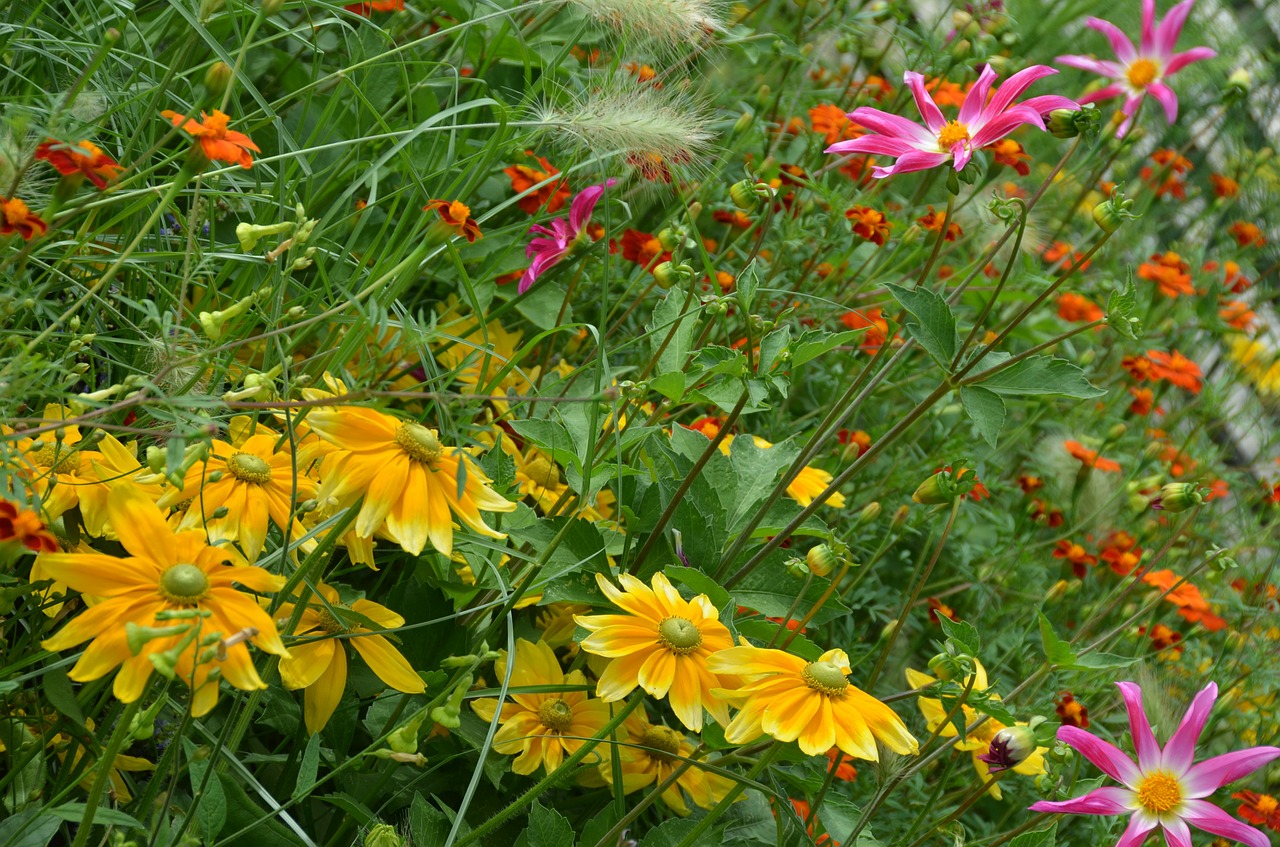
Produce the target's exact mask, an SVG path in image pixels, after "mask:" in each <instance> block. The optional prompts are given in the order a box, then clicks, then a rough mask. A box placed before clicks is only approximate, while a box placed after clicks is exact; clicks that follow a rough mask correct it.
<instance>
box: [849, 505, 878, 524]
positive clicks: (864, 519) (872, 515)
mask: <svg viewBox="0 0 1280 847" xmlns="http://www.w3.org/2000/svg"><path fill="white" fill-rule="evenodd" d="M878 517H880V504H879V503H878V502H876V501H875V500H872V501H871V502H870V503H868V504H867V505H865V506H863V507H862V511H861V512H859V513H858V520H857V521H855V522H854V526H865V525H866V524H869V523H872V522H874V521H875V520H876V518H878Z"/></svg>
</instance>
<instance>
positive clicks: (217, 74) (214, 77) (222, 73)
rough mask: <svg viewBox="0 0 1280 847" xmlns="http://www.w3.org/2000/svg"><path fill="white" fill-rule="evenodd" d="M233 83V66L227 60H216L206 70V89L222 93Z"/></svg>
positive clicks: (210, 91)
mask: <svg viewBox="0 0 1280 847" xmlns="http://www.w3.org/2000/svg"><path fill="white" fill-rule="evenodd" d="M230 83H231V66H230V65H228V64H227V63H226V62H214V63H213V64H212V65H210V66H209V69H208V70H207V71H205V72H204V87H205V90H206V91H208V92H209V93H210V94H213V95H221V94H222V93H223V92H224V91H226V90H227V86H228V85H229V84H230Z"/></svg>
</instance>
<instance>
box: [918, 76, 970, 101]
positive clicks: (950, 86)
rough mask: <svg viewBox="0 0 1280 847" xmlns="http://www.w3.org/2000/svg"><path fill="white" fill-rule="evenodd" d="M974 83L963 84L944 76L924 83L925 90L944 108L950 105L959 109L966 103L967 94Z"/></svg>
mask: <svg viewBox="0 0 1280 847" xmlns="http://www.w3.org/2000/svg"><path fill="white" fill-rule="evenodd" d="M972 86H973V83H969V84H968V85H965V86H961V85H959V84H957V83H954V82H948V81H947V80H945V79H943V78H942V77H934V78H933V79H930V80H929V81H927V82H926V83H925V84H924V89H925V91H928V92H929V93H930V94H932V95H933V100H934V102H935V103H937V104H938V105H939V106H941V107H942V108H944V109H945V108H947V107H948V106H949V107H951V108H953V109H959V108H960V107H961V106H963V105H964V98H965V95H967V94H968V93H969V89H970V88H971V87H972Z"/></svg>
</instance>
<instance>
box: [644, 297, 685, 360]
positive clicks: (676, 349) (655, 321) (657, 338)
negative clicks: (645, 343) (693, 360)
mask: <svg viewBox="0 0 1280 847" xmlns="http://www.w3.org/2000/svg"><path fill="white" fill-rule="evenodd" d="M686 305H687V306H688V309H687V310H686V308H685V307H686ZM697 316H698V310H697V308H696V301H694V299H693V295H692V294H689V293H686V292H684V291H675V290H673V291H671V292H669V293H668V294H667V296H666V297H664V298H662V299H661V300H659V301H658V304H657V305H656V306H655V307H654V309H653V318H652V320H650V321H649V323H647V324H645V329H646V330H648V332H649V345H650V349H651V350H652V351H653V354H654V355H656V356H657V357H658V366H657V367H656V368H654V372H655V373H656V374H658V375H659V376H661V375H662V374H666V373H670V372H671V371H682V370H684V362H685V359H686V358H688V356H689V347H690V346H691V345H692V343H693V333H694V330H696V329H697V323H698V321H697ZM673 329H674V331H673ZM668 337H669V338H670V340H668ZM664 344H665V345H666V346H665V347H664V346H663V345H664ZM659 350H661V351H662V353H661V355H659V354H658V351H659Z"/></svg>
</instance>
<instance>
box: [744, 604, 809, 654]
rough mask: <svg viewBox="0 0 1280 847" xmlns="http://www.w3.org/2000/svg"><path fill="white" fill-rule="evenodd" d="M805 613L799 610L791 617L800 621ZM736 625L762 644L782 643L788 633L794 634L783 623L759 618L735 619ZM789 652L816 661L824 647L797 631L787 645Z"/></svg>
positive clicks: (747, 635)
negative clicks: (783, 627)
mask: <svg viewBox="0 0 1280 847" xmlns="http://www.w3.org/2000/svg"><path fill="white" fill-rule="evenodd" d="M804 614H805V613H804V612H802V611H798V612H797V614H795V615H793V616H792V618H791V619H792V620H793V621H798V620H799V619H800V618H801V617H804ZM734 626H735V627H737V629H738V632H740V633H742V634H743V635H745V636H746V637H747V638H754V639H755V640H756V641H759V642H760V643H762V644H768V643H769V642H770V641H773V642H774V645H775V646H776V645H779V644H781V643H782V642H783V641H785V640H786V639H787V636H788V635H791V634H792V633H791V631H790V630H785V631H784V630H783V629H782V625H781V624H776V623H774V622H773V621H767V620H761V619H759V618H757V619H755V620H749V621H735V622H734ZM787 652H788V653H794V654H795V655H797V656H799V657H800V658H802V659H805V660H807V661H810V662H816V661H818V657H819V656H821V655H822V653H823V649H822V648H821V647H819V646H818V645H817V644H814V643H813V642H812V641H810V640H809V639H808V638H805V637H804V636H803V635H801V634H800V633H798V632H797V633H795V634H794V637H793V638H792V639H791V643H790V644H789V645H788V646H787Z"/></svg>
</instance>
